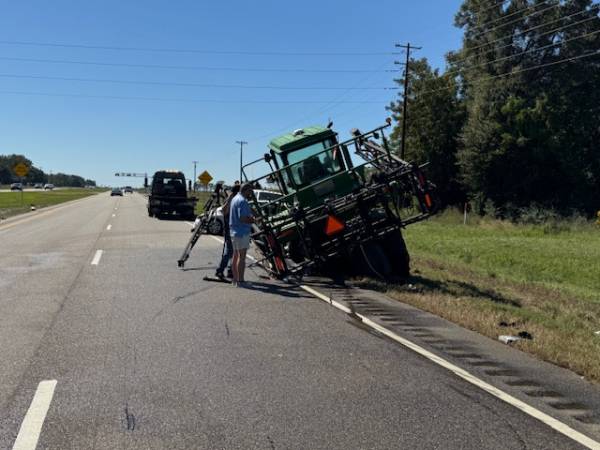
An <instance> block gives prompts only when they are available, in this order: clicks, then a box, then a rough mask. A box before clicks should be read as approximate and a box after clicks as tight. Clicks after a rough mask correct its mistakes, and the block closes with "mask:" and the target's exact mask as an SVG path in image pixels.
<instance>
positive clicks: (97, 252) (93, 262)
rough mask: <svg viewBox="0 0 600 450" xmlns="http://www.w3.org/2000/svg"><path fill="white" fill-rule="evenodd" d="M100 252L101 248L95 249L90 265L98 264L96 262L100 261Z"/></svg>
mask: <svg viewBox="0 0 600 450" xmlns="http://www.w3.org/2000/svg"><path fill="white" fill-rule="evenodd" d="M102 253H104V251H103V250H96V254H95V255H94V258H93V259H92V266H97V265H98V263H99V262H100V258H102Z"/></svg>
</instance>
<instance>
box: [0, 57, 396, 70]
mask: <svg viewBox="0 0 600 450" xmlns="http://www.w3.org/2000/svg"><path fill="white" fill-rule="evenodd" d="M0 60H4V61H22V62H36V63H51V64H77V65H90V66H107V67H129V68H142V69H176V70H200V71H218V72H282V73H294V72H299V73H375V72H398V70H395V69H385V70H369V69H303V68H289V69H286V68H260V67H257V68H255V67H210V66H178V65H165V64H129V63H113V62H96V61H78V60H64V59H40V58H18V57H12V56H0Z"/></svg>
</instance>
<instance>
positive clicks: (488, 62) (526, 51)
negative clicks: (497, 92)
mask: <svg viewBox="0 0 600 450" xmlns="http://www.w3.org/2000/svg"><path fill="white" fill-rule="evenodd" d="M598 33H600V30H596V31H592V32H590V33H585V34H581V35H579V36H575V37H572V38H569V39H563V40H561V41H559V42H554V43H552V44H548V45H544V46H542V47H536V48H532V49H529V50H525V51H522V52H519V53H515V54H513V55H508V56H503V57H501V58H497V59H494V60H492V61H485V62H483V63H481V64H476V65H474V66H470V67H468V69H476V68H478V67H485V66H488V65H490V64H494V63H497V62H499V61H506V60H508V59H512V58H515V57H517V56H522V55H527V54H529V53H533V52H539V51H540V50H545V49H548V48H551V47H556V46H559V45H562V44H566V43H567V42H571V41H576V40H578V39H582V38H585V37H589V36H593V35H596V34H598ZM461 71H462V69H456V70H450V71H448V72H446V73H445V75H453V74H455V73H460V72H461Z"/></svg>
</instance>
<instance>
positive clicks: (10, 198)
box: [0, 188, 102, 219]
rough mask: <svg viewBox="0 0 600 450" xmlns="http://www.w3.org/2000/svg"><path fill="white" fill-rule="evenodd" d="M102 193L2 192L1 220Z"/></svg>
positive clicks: (83, 191) (66, 191)
mask: <svg viewBox="0 0 600 450" xmlns="http://www.w3.org/2000/svg"><path fill="white" fill-rule="evenodd" d="M98 192H102V190H101V189H76V188H74V189H67V188H65V189H57V190H53V191H25V192H20V191H13V192H0V218H4V219H6V218H8V217H10V216H14V215H17V214H22V213H26V212H29V211H31V207H32V206H35V208H36V209H39V208H44V207H47V206H52V205H58V204H60V203H64V202H68V201H71V200H77V199H80V198H84V197H88V196H90V195H93V194H97V193H98Z"/></svg>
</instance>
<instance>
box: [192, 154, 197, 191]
mask: <svg viewBox="0 0 600 450" xmlns="http://www.w3.org/2000/svg"><path fill="white" fill-rule="evenodd" d="M192 163H194V192H196V164H198V161H192Z"/></svg>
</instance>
